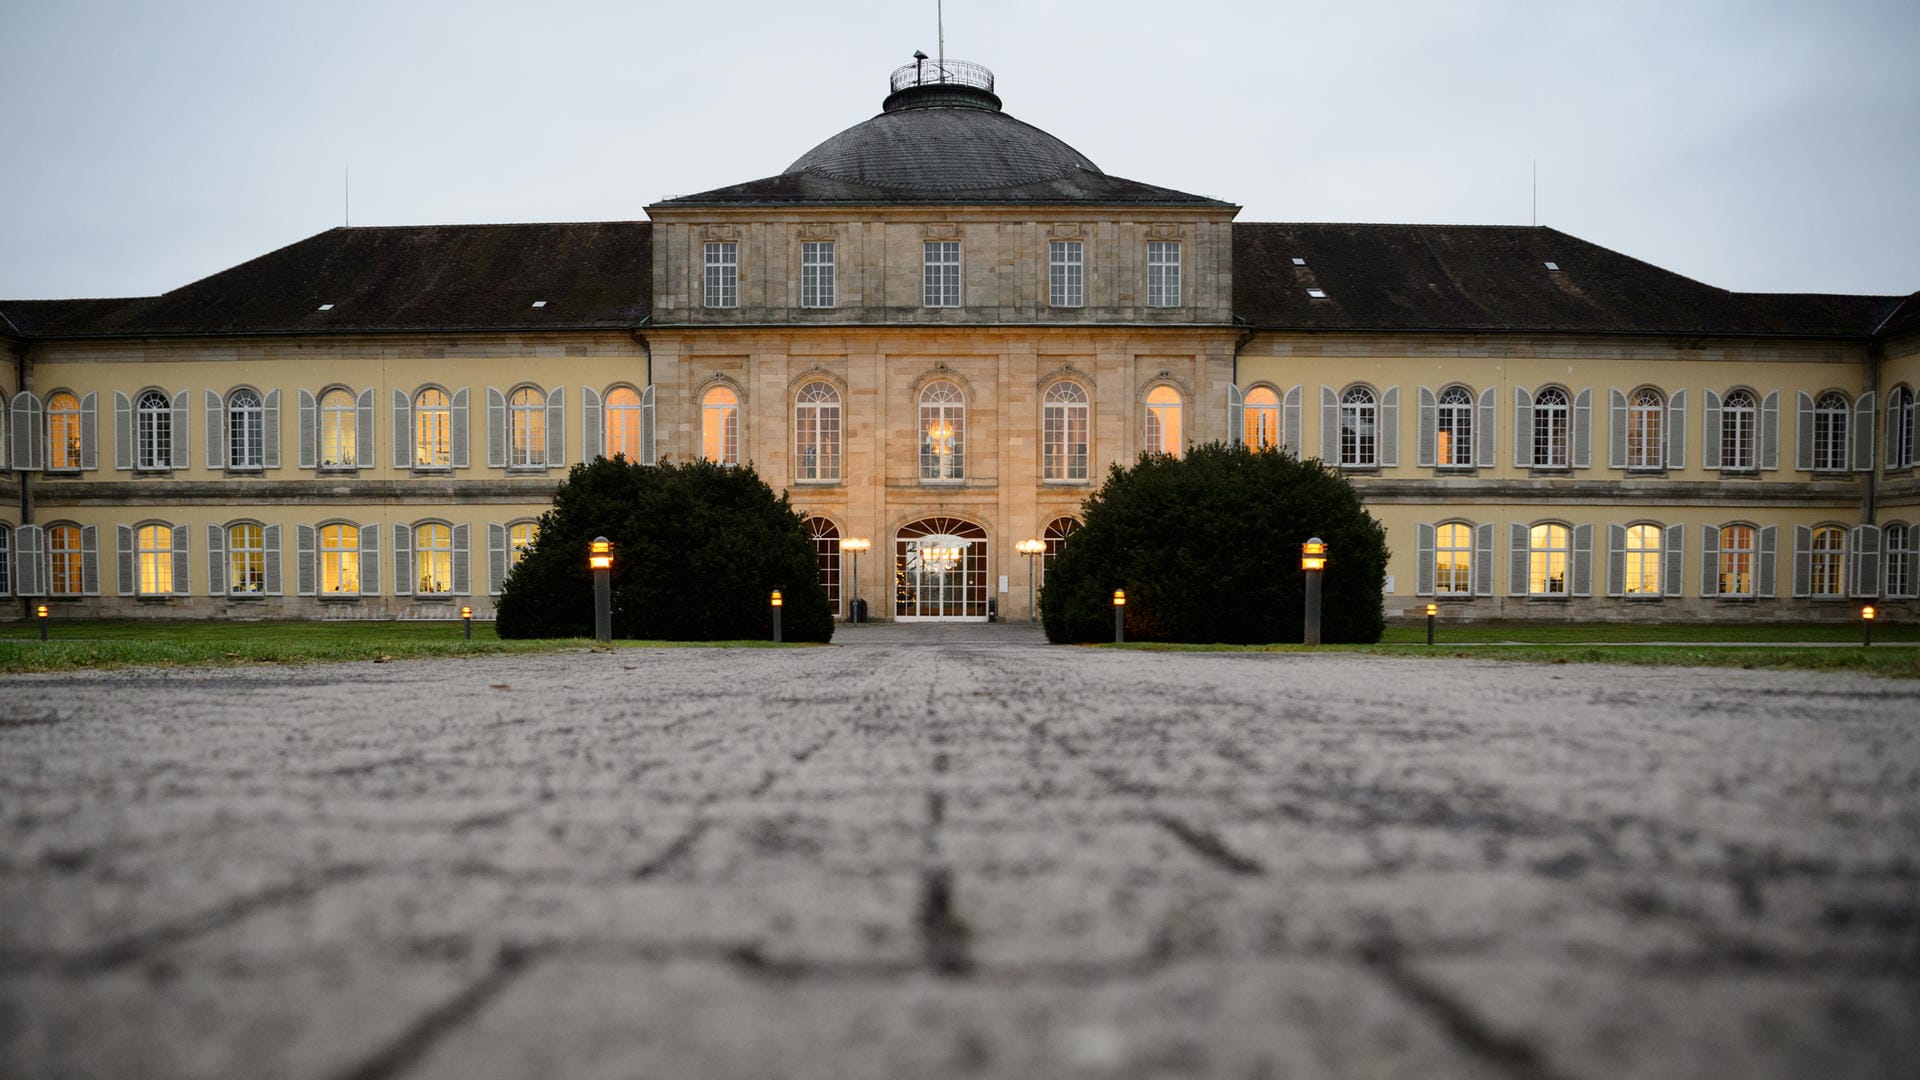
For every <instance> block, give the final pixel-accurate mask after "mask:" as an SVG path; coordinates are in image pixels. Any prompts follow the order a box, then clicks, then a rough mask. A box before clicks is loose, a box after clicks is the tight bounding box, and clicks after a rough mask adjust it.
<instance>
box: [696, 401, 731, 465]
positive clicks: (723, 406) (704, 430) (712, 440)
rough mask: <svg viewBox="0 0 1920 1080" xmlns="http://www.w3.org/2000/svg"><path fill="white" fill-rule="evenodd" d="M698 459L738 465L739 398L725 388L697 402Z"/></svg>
mask: <svg viewBox="0 0 1920 1080" xmlns="http://www.w3.org/2000/svg"><path fill="white" fill-rule="evenodd" d="M700 456H701V457H703V458H706V459H707V460H708V461H712V462H717V463H719V464H721V465H738V464H740V395H738V394H736V393H734V392H733V391H732V390H731V389H729V388H727V387H724V386H716V387H714V388H713V389H711V390H708V391H707V393H706V396H705V397H703V398H701V400H700Z"/></svg>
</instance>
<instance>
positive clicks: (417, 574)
mask: <svg viewBox="0 0 1920 1080" xmlns="http://www.w3.org/2000/svg"><path fill="white" fill-rule="evenodd" d="M413 587H414V591H415V592H417V593H419V594H420V595H422V596H426V595H431V594H433V593H443V592H452V591H453V530H452V529H451V528H449V527H448V526H445V525H441V524H437V523H436V524H428V525H416V526H414V528H413Z"/></svg>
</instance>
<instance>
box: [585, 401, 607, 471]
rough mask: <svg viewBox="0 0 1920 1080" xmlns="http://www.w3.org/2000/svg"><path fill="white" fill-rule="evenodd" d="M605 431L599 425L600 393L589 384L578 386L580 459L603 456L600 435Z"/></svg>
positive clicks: (603, 449)
mask: <svg viewBox="0 0 1920 1080" xmlns="http://www.w3.org/2000/svg"><path fill="white" fill-rule="evenodd" d="M604 433H605V430H604V428H603V427H602V425H601V417H600V394H599V392H598V391H596V390H594V388H593V387H591V386H583V387H581V388H580V460H581V461H583V462H589V461H592V460H593V459H594V458H597V457H604V456H605V454H606V448H605V447H604V446H602V445H601V436H602V435H603V434H604Z"/></svg>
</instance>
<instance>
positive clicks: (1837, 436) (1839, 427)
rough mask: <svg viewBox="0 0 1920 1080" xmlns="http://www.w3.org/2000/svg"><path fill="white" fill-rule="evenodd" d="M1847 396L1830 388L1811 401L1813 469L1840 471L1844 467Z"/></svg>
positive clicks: (1845, 460) (1816, 470)
mask: <svg viewBox="0 0 1920 1080" xmlns="http://www.w3.org/2000/svg"><path fill="white" fill-rule="evenodd" d="M1850 408H1851V406H1850V405H1849V404H1848V402H1847V395H1845V394H1843V393H1841V392H1840V391H1838V390H1829V391H1827V392H1826V393H1824V394H1821V395H1820V397H1819V398H1818V399H1817V400H1816V401H1814V403H1813V470H1814V471H1815V472H1840V471H1842V470H1844V469H1846V467H1847V412H1848V411H1849V409H1850Z"/></svg>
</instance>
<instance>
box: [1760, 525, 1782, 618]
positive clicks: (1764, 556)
mask: <svg viewBox="0 0 1920 1080" xmlns="http://www.w3.org/2000/svg"><path fill="white" fill-rule="evenodd" d="M1779 536H1780V533H1779V528H1778V526H1774V525H1769V526H1767V527H1766V528H1764V529H1761V530H1760V572H1759V574H1757V575H1756V576H1757V577H1758V578H1759V579H1760V580H1759V582H1757V583H1756V586H1755V589H1756V591H1757V592H1759V594H1760V595H1761V596H1763V597H1766V598H1767V599H1769V600H1771V599H1773V593H1774V589H1773V576H1774V566H1775V563H1776V561H1777V555H1776V552H1777V551H1778V550H1779V544H1780V539H1779Z"/></svg>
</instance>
